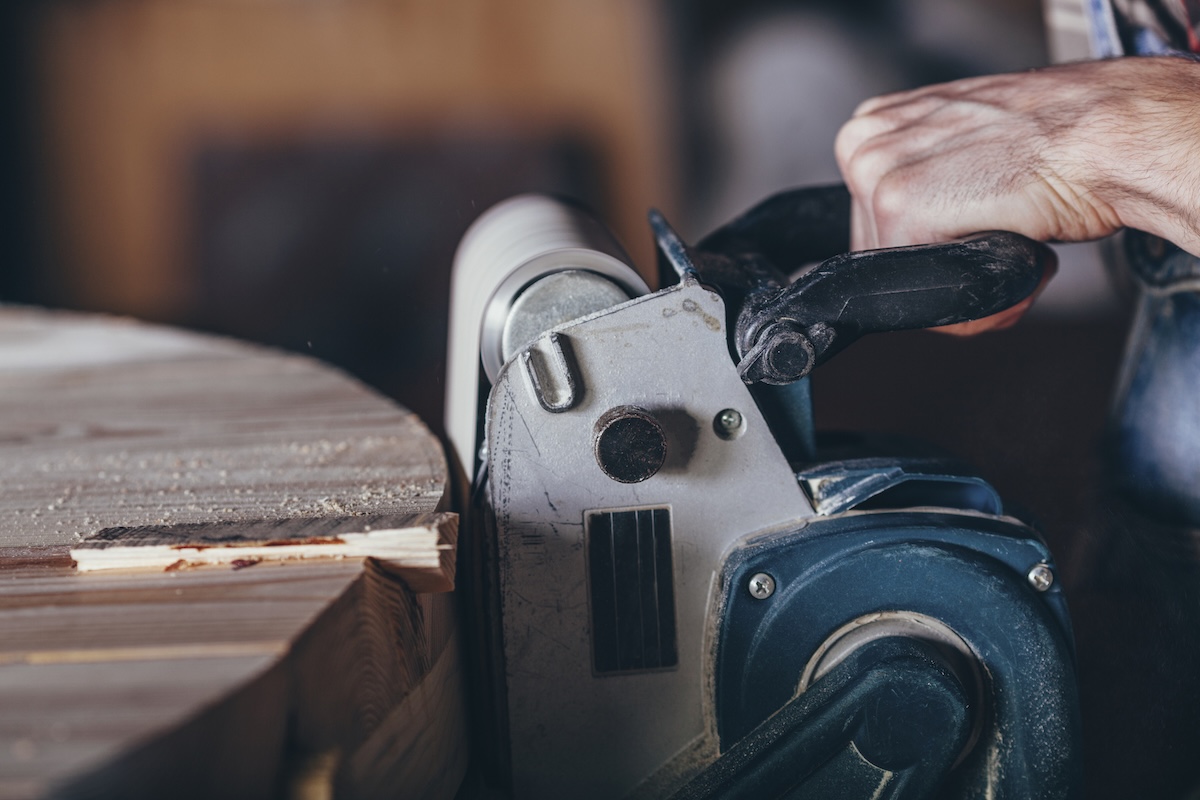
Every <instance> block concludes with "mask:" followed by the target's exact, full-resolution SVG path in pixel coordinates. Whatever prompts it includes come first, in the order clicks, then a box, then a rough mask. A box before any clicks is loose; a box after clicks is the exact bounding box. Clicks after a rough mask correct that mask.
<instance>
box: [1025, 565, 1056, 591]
mask: <svg viewBox="0 0 1200 800" xmlns="http://www.w3.org/2000/svg"><path fill="white" fill-rule="evenodd" d="M1025 577H1026V578H1028V580H1029V585H1030V586H1032V587H1033V588H1034V589H1036V590H1037V591H1039V592H1044V591H1046V590H1047V589H1049V588H1050V587H1051V586H1053V585H1054V570H1052V569H1050V565H1049V564H1035V565H1034V567H1033V569H1031V570H1029V574H1028V575H1027V576H1025Z"/></svg>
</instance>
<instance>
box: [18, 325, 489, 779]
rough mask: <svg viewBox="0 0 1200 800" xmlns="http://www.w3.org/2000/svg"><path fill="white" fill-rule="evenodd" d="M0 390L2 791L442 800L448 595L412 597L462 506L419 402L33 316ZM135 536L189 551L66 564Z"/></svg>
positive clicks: (235, 346) (318, 375)
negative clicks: (85, 566) (169, 558)
mask: <svg viewBox="0 0 1200 800" xmlns="http://www.w3.org/2000/svg"><path fill="white" fill-rule="evenodd" d="M0 397H3V398H4V401H3V403H0V798H34V797H45V796H84V797H168V796H169V797H270V796H288V795H293V794H303V793H306V792H307V793H310V794H311V793H312V792H317V793H318V794H320V793H323V794H324V796H332V795H333V794H334V793H335V790H336V794H338V795H339V796H354V797H373V796H394V795H395V794H396V793H397V791H400V793H401V794H403V795H404V796H415V797H443V796H452V794H453V791H454V787H456V786H457V783H458V780H459V779H460V778H461V775H462V774H463V770H464V769H465V759H466V750H465V747H464V746H463V744H462V743H463V741H464V738H465V706H464V703H463V699H462V697H461V692H460V685H461V677H460V671H459V670H460V665H459V660H458V645H457V635H456V630H455V620H454V598H453V595H451V594H427V593H423V592H425V591H427V590H429V589H431V588H438V589H446V588H449V586H450V585H451V582H452V579H453V541H454V533H455V529H456V518H455V516H454V515H452V514H445V513H438V510H439V506H440V505H441V504H442V503H443V496H444V491H445V484H446V466H445V462H444V460H443V458H442V455H441V449H440V447H439V445H438V443H437V441H436V440H435V439H434V438H433V437H432V436H431V435H430V434H429V433H428V431H427V429H426V428H425V427H424V425H422V424H421V422H420V421H419V420H417V419H415V418H414V417H413V416H412V415H411V414H409V413H407V412H405V411H404V410H403V409H400V408H398V407H396V406H395V405H393V404H392V403H390V402H389V401H387V400H386V399H384V398H382V397H380V396H378V395H376V394H375V393H373V392H372V391H370V390H369V389H367V388H366V387H364V386H362V385H360V384H358V383H356V382H355V381H353V380H352V379H350V378H348V377H347V376H345V375H342V374H340V373H338V372H336V371H334V370H332V369H330V368H328V367H325V366H323V365H320V364H318V363H316V362H314V361H312V360H310V359H306V358H303V357H298V356H291V355H286V354H282V353H278V352H273V351H269V350H264V349H261V348H255V347H250V346H247V345H242V344H239V343H236V342H232V341H227V340H218V339H213V338H209V337H202V336H198V335H193V334H187V333H183V332H180V331H173V330H168V329H162V328H155V327H151V326H144V325H139V324H136V323H132V322H129V321H125V320H117V319H112V318H104V317H93V316H80V315H68V314H55V313H50V312H43V311H36V310H29V309H0ZM368 528H369V529H370V530H369V531H368ZM405 532H414V533H413V535H414V536H416V537H417V538H418V539H420V541H417V540H416V539H411V538H410V539H409V540H408V541H407V542H405V541H404V539H405V535H404V533H405ZM371 533H382V534H388V535H383V536H381V537H377V538H375V539H372V537H371V535H370V534H371ZM356 535H357V537H358V538H355V536H356ZM206 539H207V542H208V544H209V545H213V544H216V545H217V546H215V547H210V548H207V549H205V547H204V545H205V541H206ZM215 539H222V540H223V541H220V542H217V541H215ZM312 540H318V541H312ZM337 540H340V542H339V541H337ZM138 542H141V543H147V544H149V545H151V546H150V547H149V548H148V549H147V554H148V555H152V554H153V552H155V551H156V550H159V549H161V548H162V547H166V548H167V549H168V551H170V549H171V548H172V547H173V546H180V549H178V550H177V551H175V552H178V553H180V554H184V558H183V559H182V560H184V561H185V562H186V568H178V567H176V568H174V569H167V568H166V567H169V566H171V564H172V563H175V562H170V563H168V564H166V565H163V564H161V563H155V562H154V561H153V558H147V559H145V560H144V563H143V564H142V568H140V569H135V570H133V571H129V570H126V569H117V570H100V571H92V572H80V571H78V570H77V569H75V566H74V564H73V562H72V560H71V552H72V551H74V552H75V553H77V554H79V555H80V557H81V562H86V561H87V559H88V558H93V559H94V558H95V556H96V554H103V553H111V552H120V551H125V553H126V555H127V556H131V555H136V553H134V551H136V550H137V549H138V547H137V543H138ZM276 542H283V543H284V544H280V545H275V546H276V547H277V548H279V551H280V552H286V548H288V547H297V546H300V547H305V546H306V547H307V548H308V550H307V551H306V552H305V553H304V554H303V555H305V556H306V557H305V558H299V559H296V558H278V557H268V556H263V555H262V554H261V553H259V552H258V551H259V550H270V549H272V548H271V547H266V546H263V547H257V546H258V545H265V544H267V543H276ZM304 542H308V544H307V545H305V544H303V543H304ZM350 543H354V544H355V545H356V547H358V549H357V550H355V551H354V552H353V553H352V552H350V550H349V549H348V548H349V544H350ZM237 545H242V546H244V547H246V548H256V549H255V553H254V554H253V555H252V556H251V557H249V558H244V559H243V561H246V562H252V564H253V569H250V568H246V567H247V566H248V564H245V563H244V564H241V565H237V564H233V563H229V562H228V561H225V559H224V558H223V557H222V556H221V552H222V551H226V553H227V554H228V551H233V550H239V547H237ZM339 547H340V548H341V549H342V551H341V552H338V550H337V549H338V548H339ZM405 547H408V548H409V549H410V550H411V551H412V552H409V553H405V552H402V551H404V549H405ZM322 548H329V550H330V552H329V553H328V555H329V556H332V557H325V554H324V551H323V550H322ZM250 552H251V551H250V550H249V549H245V550H243V552H242V555H245V554H248V553H250ZM206 554H207V555H206ZM414 554H417V555H418V557H417V558H416V559H415V561H413V562H412V563H409V562H407V561H406V558H407V557H408V556H409V555H414ZM313 556H316V557H315V558H314V557H313ZM364 556H367V557H365V558H364ZM374 556H380V558H378V559H376V558H375V557H374ZM431 557H432V561H431V560H430V558H431ZM258 558H262V560H261V561H259V560H255V559H258ZM178 560H180V559H176V561H178ZM205 561H210V562H217V563H215V564H205V563H203V562H205ZM222 562H224V563H222ZM417 697H421V698H423V699H421V700H420V701H419V702H418V701H416V700H415V698H417ZM398 731H402V732H403V734H404V736H402V737H400V740H403V741H400V740H398V739H397V736H398ZM397 742H400V743H399V744H398V743H397ZM403 742H407V744H404V743H403ZM314 765H316V766H315V767H314ZM394 776H401V777H402V778H403V780H405V781H408V782H409V783H410V784H411V785H412V786H413V787H418V789H417V791H415V792H414V793H412V794H408V793H407V792H405V791H403V790H402V789H400V788H399V787H398V785H397V784H396V783H395V782H394V780H392V777H394ZM422 786H423V787H425V788H424V789H420V788H419V787H422Z"/></svg>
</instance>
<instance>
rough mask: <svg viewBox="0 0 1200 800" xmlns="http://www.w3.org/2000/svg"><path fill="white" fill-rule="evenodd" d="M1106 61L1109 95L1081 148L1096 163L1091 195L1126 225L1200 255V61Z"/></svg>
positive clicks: (1082, 156)
mask: <svg viewBox="0 0 1200 800" xmlns="http://www.w3.org/2000/svg"><path fill="white" fill-rule="evenodd" d="M1107 63H1108V64H1109V65H1110V66H1109V69H1108V71H1109V72H1110V73H1111V78H1110V80H1108V81H1107V82H1106V90H1105V94H1106V97H1105V98H1104V99H1103V101H1102V102H1099V103H1097V104H1096V107H1095V109H1094V114H1093V120H1092V121H1091V123H1090V124H1089V125H1087V126H1086V128H1087V130H1086V131H1082V132H1081V133H1082V135H1083V136H1085V137H1086V141H1085V142H1084V143H1083V145H1082V146H1079V147H1078V148H1077V150H1076V152H1077V154H1078V156H1079V157H1080V160H1081V161H1082V162H1083V163H1084V164H1085V165H1086V164H1089V163H1090V167H1091V171H1092V176H1093V180H1092V185H1091V187H1090V190H1091V191H1092V192H1093V193H1094V197H1095V200H1096V202H1097V203H1098V204H1101V205H1103V206H1105V207H1107V208H1109V209H1111V210H1112V213H1113V214H1114V216H1115V217H1116V220H1117V222H1118V224H1119V225H1120V226H1121V227H1129V228H1137V229H1138V230H1143V231H1146V232H1148V233H1152V234H1154V235H1156V236H1160V237H1162V238H1164V239H1167V240H1169V241H1171V242H1174V243H1175V244H1177V245H1178V246H1180V247H1181V248H1183V249H1185V250H1188V251H1189V252H1191V253H1193V254H1194V255H1200V214H1198V213H1197V212H1198V211H1200V63H1196V62H1195V61H1192V60H1190V59H1184V58H1175V57H1156V58H1136V59H1118V60H1114V61H1112V62H1107ZM1097 145H1098V146H1097ZM1085 168H1086V167H1085Z"/></svg>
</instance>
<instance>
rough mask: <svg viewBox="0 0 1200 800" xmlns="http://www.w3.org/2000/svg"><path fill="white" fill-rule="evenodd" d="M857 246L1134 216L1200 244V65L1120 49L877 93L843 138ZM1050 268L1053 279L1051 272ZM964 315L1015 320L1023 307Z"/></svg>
mask: <svg viewBox="0 0 1200 800" xmlns="http://www.w3.org/2000/svg"><path fill="white" fill-rule="evenodd" d="M837 157H838V163H839V165H840V166H841V169H842V174H843V176H844V177H845V180H846V184H847V186H848V187H849V188H850V192H851V194H852V196H853V199H854V200H853V202H854V205H853V222H852V247H853V248H854V249H856V250H859V249H870V248H876V247H894V246H901V245H908V244H920V243H924V242H935V241H944V240H947V239H953V238H956V237H958V236H964V235H966V234H969V233H974V232H976V231H982V230H1010V231H1016V232H1017V233H1022V234H1024V235H1026V236H1029V237H1031V238H1034V239H1038V240H1041V241H1084V240H1088V239H1097V238H1100V237H1102V236H1106V235H1108V234H1110V233H1113V232H1114V231H1116V230H1117V229H1118V228H1121V227H1135V228H1139V229H1141V230H1144V231H1148V232H1150V233H1154V234H1157V235H1159V236H1162V237H1164V238H1166V239H1169V240H1170V241H1173V242H1174V243H1176V244H1177V245H1179V246H1180V247H1182V248H1184V249H1186V250H1188V251H1189V252H1191V253H1193V254H1196V255H1200V64H1197V63H1194V62H1191V61H1188V60H1185V59H1180V58H1123V59H1114V60H1108V61H1092V62H1083V63H1077V64H1068V65H1064V66H1058V67H1049V68H1046V69H1041V70H1035V71H1032V72H1025V73H1018V74H1012V75H996V76H989V77H984V78H970V79H967V80H962V81H955V82H953V83H946V84H940V85H937V86H928V87H925V88H923V89H917V90H914V91H911V92H902V93H899V94H893V95H887V96H884V97H877V98H874V99H872V100H867V101H866V102H864V103H863V104H862V105H861V106H859V108H858V110H857V111H856V112H855V114H854V117H853V118H852V119H851V120H850V121H849V122H847V123H846V124H845V126H844V127H843V128H842V130H841V133H840V134H839V135H838V139H837ZM1047 277H1048V276H1047ZM1027 305H1028V303H1025V304H1022V306H1021V307H1018V308H1015V309H1012V310H1010V312H1004V313H1002V314H1000V315H997V316H996V317H989V318H988V319H987V320H980V321H979V322H976V323H967V324H966V325H965V326H954V327H955V330H954V331H953V332H958V333H966V332H975V331H976V330H983V329H987V328H990V327H999V326H1001V324H1002V323H1007V324H1011V323H1012V322H1015V321H1016V318H1017V317H1019V316H1020V312H1021V311H1023V310H1024V306H1027Z"/></svg>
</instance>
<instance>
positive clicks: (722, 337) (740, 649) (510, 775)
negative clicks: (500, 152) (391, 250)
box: [446, 186, 1081, 800]
mask: <svg viewBox="0 0 1200 800" xmlns="http://www.w3.org/2000/svg"><path fill="white" fill-rule="evenodd" d="M849 218H850V198H849V194H848V193H847V191H846V189H845V188H844V187H841V186H823V187H810V188H801V189H795V190H791V191H787V192H784V193H782V194H779V195H776V196H773V197H771V198H769V199H767V200H765V201H764V202H762V203H761V204H759V205H758V206H756V207H754V208H752V209H751V210H750V211H748V212H747V213H745V214H744V215H743V216H741V217H739V218H737V219H736V220H734V221H733V222H731V223H729V224H728V225H726V226H724V227H722V228H720V229H718V230H717V231H715V232H714V233H712V234H710V235H709V236H707V237H705V238H704V239H702V240H701V241H699V242H698V243H696V244H695V245H689V244H687V243H686V242H684V241H683V239H682V238H681V237H680V236H679V235H678V234H677V233H676V232H675V231H674V230H673V229H672V227H671V226H670V224H669V223H668V222H667V221H666V219H665V218H664V217H663V216H662V215H661V214H659V213H657V212H651V214H650V223H651V226H652V229H653V231H654V235H655V238H656V241H657V246H658V251H659V259H660V263H659V271H660V282H661V285H662V286H663V288H660V289H659V290H658V291H654V292H651V291H650V290H649V289H648V288H647V286H646V284H645V282H644V281H643V280H642V278H641V277H639V274H638V272H637V271H636V270H634V269H633V267H632V265H631V263H630V260H629V258H628V256H627V255H626V254H625V253H624V251H623V250H622V249H621V247H620V245H619V244H618V243H617V242H616V241H615V239H614V238H613V237H612V235H611V234H609V233H608V232H607V231H606V230H605V229H604V228H603V226H602V225H600V224H599V223H598V222H596V220H595V219H594V218H592V217H591V216H590V215H589V214H587V213H586V212H585V211H584V210H582V209H581V208H579V207H577V206H575V205H573V204H571V203H569V202H566V201H563V200H559V199H555V198H550V197H543V196H533V195H527V196H521V197H517V198H514V199H511V200H508V201H506V202H504V203H502V204H500V205H499V206H496V207H493V208H492V209H490V210H489V211H487V212H486V213H484V214H483V215H482V216H481V217H480V218H479V219H478V220H477V221H476V222H475V223H474V224H473V225H472V227H471V228H470V229H469V231H468V232H467V234H466V235H465V237H464V239H463V241H462V243H461V245H460V247H459V250H458V253H457V255H456V258H455V268H454V274H453V278H452V292H451V302H452V308H451V337H450V362H449V373H448V381H447V382H448V385H447V389H448V399H447V419H446V426H447V432H448V434H449V438H450V440H451V443H452V445H453V448H454V450H455V454H456V456H457V458H458V459H459V461H460V462H461V464H462V465H463V467H464V469H465V470H469V471H470V472H471V473H473V474H474V475H475V484H474V493H473V498H474V499H473V504H474V509H473V510H474V511H475V512H477V513H476V517H477V519H478V520H479V527H478V534H479V536H480V539H479V542H480V545H479V547H478V548H477V551H478V557H477V561H476V562H475V563H476V566H477V570H476V571H477V572H478V573H479V575H481V576H482V577H481V578H480V580H481V582H482V586H483V588H482V589H480V590H479V594H478V597H479V599H480V601H481V602H482V605H483V606H484V607H485V608H487V609H489V610H490V612H491V614H490V616H488V619H491V620H493V623H492V625H491V627H489V626H488V625H487V624H482V629H483V630H484V635H483V636H482V640H483V641H484V643H485V646H484V648H483V651H481V653H480V655H479V659H478V660H479V661H481V662H482V663H483V664H484V666H485V667H486V668H487V669H488V670H490V676H491V679H490V682H489V683H488V685H489V686H490V690H491V692H490V693H491V696H492V698H493V701H494V702H493V704H492V707H493V715H492V717H491V722H490V727H489V726H488V725H487V724H485V726H484V727H485V730H486V731H487V735H486V736H485V737H484V738H485V739H486V749H487V752H486V753H484V754H482V758H483V760H484V761H485V762H486V763H488V764H489V765H490V767H491V769H492V771H493V776H494V780H495V781H496V782H497V783H498V784H499V785H501V786H503V787H504V788H505V790H506V791H507V792H508V793H510V795H511V796H512V797H515V798H555V799H556V800H561V798H568V797H569V798H663V797H675V798H718V797H719V798H734V797H753V798H756V799H761V798H776V797H788V798H792V797H805V798H808V797H813V798H823V797H830V798H864V799H866V798H874V799H875V800H879V799H880V798H917V797H919V798H925V797H945V798H989V799H992V800H994V799H996V798H1003V799H1006V800H1017V799H1018V798H1020V800H1029V799H1030V798H1069V797H1075V796H1077V795H1078V794H1079V792H1080V790H1081V788H1080V787H1081V774H1080V752H1079V748H1080V745H1079V742H1080V720H1079V711H1078V700H1077V688H1076V682H1075V671H1074V651H1073V643H1072V635H1071V628H1070V622H1069V618H1068V614H1067V608H1066V603H1065V600H1064V597H1063V594H1062V591H1061V585H1060V582H1058V581H1057V580H1056V567H1055V564H1054V561H1053V559H1052V557H1051V554H1050V552H1049V551H1048V549H1047V547H1046V545H1045V543H1044V541H1043V539H1042V538H1041V536H1040V535H1039V533H1038V532H1037V531H1036V530H1035V528H1034V527H1033V526H1032V524H1031V523H1030V522H1028V521H1027V520H1025V519H1023V518H1022V516H1021V515H1020V514H1019V513H1018V512H1016V511H1014V510H1013V509H1012V508H1011V507H1010V506H1009V505H1008V504H1006V503H1005V502H1004V501H1003V499H1002V498H1001V497H1000V496H999V494H998V493H997V491H996V490H995V489H994V488H993V487H992V486H991V485H990V484H988V482H987V481H986V480H985V479H984V478H982V477H981V476H980V475H979V474H978V472H976V471H975V470H973V469H972V468H970V467H968V466H965V465H963V464H960V463H957V462H956V461H954V460H952V459H950V458H948V457H946V456H944V455H942V454H939V453H933V452H930V451H928V450H927V449H923V448H922V447H921V446H919V445H913V444H910V443H903V442H896V441H893V440H884V439H878V440H872V439H871V438H870V437H865V436H859V435H855V434H846V435H841V436H837V437H824V438H819V437H817V436H816V435H815V434H814V426H813V419H812V406H811V398H810V388H809V380H810V378H809V377H808V376H809V373H810V372H811V371H812V370H813V368H814V367H819V366H820V365H821V364H822V363H823V362H825V361H827V360H828V359H829V358H831V357H833V356H834V355H836V354H837V353H838V352H840V351H841V350H842V349H843V348H845V347H846V346H847V345H849V344H851V343H852V342H853V341H854V340H856V339H857V338H858V337H860V336H863V335H865V334H869V333H878V332H884V331H891V330H900V329H910V328H925V327H932V326H938V325H947V324H951V323H956V322H962V321H966V320H971V319H977V318H981V317H983V316H987V315H990V314H993V313H996V312H998V311H1000V310H1002V309H1004V308H1007V307H1009V306H1011V305H1013V304H1015V303H1017V302H1018V301H1020V300H1021V299H1023V298H1025V297H1027V296H1028V295H1029V294H1030V293H1031V292H1033V291H1034V289H1035V287H1036V286H1037V284H1038V282H1039V280H1040V278H1041V276H1042V274H1043V271H1044V269H1045V267H1046V261H1047V259H1049V258H1053V254H1052V252H1051V251H1049V250H1048V248H1046V247H1045V246H1043V245H1041V244H1038V243H1036V242H1033V241H1031V240H1029V239H1026V238H1024V237H1022V236H1019V235H1017V234H1014V233H1009V232H1003V231H994V232H985V233H980V234H976V235H974V236H970V237H966V238H964V239H960V240H957V241H953V242H948V243H939V244H929V245H921V246H916V247H906V248H892V249H885V250H875V251H863V252H847V250H848V247H849V237H850V233H849V228H850V225H849Z"/></svg>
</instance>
